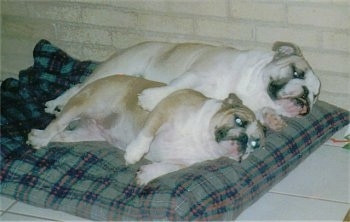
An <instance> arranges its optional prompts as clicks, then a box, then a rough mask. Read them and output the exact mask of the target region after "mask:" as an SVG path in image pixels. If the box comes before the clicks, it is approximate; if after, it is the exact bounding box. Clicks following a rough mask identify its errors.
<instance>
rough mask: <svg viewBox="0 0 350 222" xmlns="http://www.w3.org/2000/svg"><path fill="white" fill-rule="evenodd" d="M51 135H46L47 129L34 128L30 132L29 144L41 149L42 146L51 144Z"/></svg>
mask: <svg viewBox="0 0 350 222" xmlns="http://www.w3.org/2000/svg"><path fill="white" fill-rule="evenodd" d="M49 142H50V139H49V136H48V135H46V132H45V130H38V129H32V131H30V133H29V134H28V140H27V144H28V145H32V147H33V148H34V149H40V148H41V147H44V146H47V144H49Z"/></svg>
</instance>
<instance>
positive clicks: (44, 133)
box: [27, 109, 80, 149]
mask: <svg viewBox="0 0 350 222" xmlns="http://www.w3.org/2000/svg"><path fill="white" fill-rule="evenodd" d="M79 114H80V110H79V109H70V110H67V111H63V113H62V114H61V115H60V116H59V117H57V118H56V119H54V120H53V121H52V122H51V123H50V124H49V125H48V126H47V127H46V129H45V130H38V129H32V130H31V132H30V133H29V134H28V140H27V144H30V145H32V147H33V148H34V149H40V148H41V147H44V146H47V144H48V143H49V142H50V141H51V140H52V138H54V137H55V136H56V135H57V134H58V133H60V132H62V131H63V130H64V129H65V128H66V127H67V126H68V124H69V123H70V122H71V120H72V119H75V118H76V117H77V116H78V115H79Z"/></svg>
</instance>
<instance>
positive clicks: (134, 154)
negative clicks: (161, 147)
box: [124, 139, 148, 165]
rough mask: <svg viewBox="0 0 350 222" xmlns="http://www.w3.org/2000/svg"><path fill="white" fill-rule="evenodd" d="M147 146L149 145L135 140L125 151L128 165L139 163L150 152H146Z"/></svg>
mask: <svg viewBox="0 0 350 222" xmlns="http://www.w3.org/2000/svg"><path fill="white" fill-rule="evenodd" d="M146 146H147V145H145V144H144V143H143V142H142V141H140V140H137V139H135V140H134V141H132V142H131V143H130V144H129V145H128V146H127V147H126V150H125V155H124V159H125V163H126V165H128V164H134V163H136V162H137V161H139V160H140V159H141V158H142V157H143V155H144V154H145V153H146V152H147V150H148V148H147V150H145V147H146Z"/></svg>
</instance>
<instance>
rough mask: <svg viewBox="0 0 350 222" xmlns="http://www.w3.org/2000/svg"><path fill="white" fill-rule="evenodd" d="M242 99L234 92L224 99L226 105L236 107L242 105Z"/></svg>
mask: <svg viewBox="0 0 350 222" xmlns="http://www.w3.org/2000/svg"><path fill="white" fill-rule="evenodd" d="M242 104H243V103H242V100H241V99H240V98H238V96H237V95H236V94H234V93H230V94H229V95H228V97H227V98H226V99H225V100H224V105H225V106H229V107H236V106H240V105H242Z"/></svg>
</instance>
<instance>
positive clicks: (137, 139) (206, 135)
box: [28, 75, 264, 184]
mask: <svg viewBox="0 0 350 222" xmlns="http://www.w3.org/2000/svg"><path fill="white" fill-rule="evenodd" d="M160 86H164V84H163V83H159V82H153V81H149V80H145V79H143V78H137V77H131V76H121V75H114V76H110V77H106V78H102V79H100V80H97V81H94V82H93V83H91V84H89V85H87V86H86V87H84V88H83V89H82V90H81V91H80V92H79V93H77V94H76V95H75V96H73V97H72V98H71V99H70V100H69V101H68V102H67V104H66V105H65V106H64V107H63V109H62V111H61V112H60V114H59V115H58V116H57V118H56V119H55V120H53V121H52V122H51V123H50V124H49V125H48V126H47V128H46V129H45V130H38V129H33V130H32V131H31V132H30V133H29V135H28V143H29V144H31V145H32V146H33V147H34V148H35V149H39V148H41V147H44V146H46V145H47V144H48V143H49V142H51V141H56V142H78V141H108V142H109V143H110V144H112V145H114V146H115V147H117V148H120V149H123V150H126V153H125V160H126V163H127V164H133V163H136V162H137V161H139V160H140V159H141V158H142V157H143V156H145V157H146V158H147V159H149V160H150V161H152V162H153V163H151V164H149V165H144V166H142V168H141V169H140V172H139V173H138V175H137V181H138V183H139V184H147V183H148V182H149V181H151V180H152V179H154V178H156V177H159V176H161V175H164V174H167V173H169V172H173V171H176V170H179V169H181V168H184V167H187V166H190V165H192V164H194V163H197V162H201V161H205V160H213V159H217V158H220V157H228V158H232V159H234V160H237V161H240V160H241V159H245V158H246V157H247V156H248V155H249V153H251V152H252V151H253V150H255V149H257V148H259V147H261V146H262V144H263V143H264V137H263V136H264V135H263V131H262V127H261V126H260V125H259V123H258V121H257V120H256V118H255V115H254V113H253V112H252V111H251V110H249V109H248V108H247V107H246V106H244V105H243V104H242V102H241V100H239V99H238V98H237V96H235V95H234V94H230V95H229V97H228V98H226V99H225V100H217V99H210V98H207V97H205V96H204V95H203V94H201V93H199V92H197V91H194V90H191V89H184V90H179V91H176V92H174V93H172V94H170V95H169V96H167V97H166V98H164V99H163V100H162V101H161V102H160V103H159V104H158V105H157V106H156V107H155V108H154V110H153V111H152V112H148V111H145V110H144V109H142V108H141V107H140V106H139V105H138V94H139V93H140V92H142V91H143V90H145V89H148V88H153V87H160ZM77 119H79V121H80V122H79V126H78V127H77V128H75V129H74V130H67V129H66V128H67V126H68V125H69V123H71V122H72V121H74V120H77Z"/></svg>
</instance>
